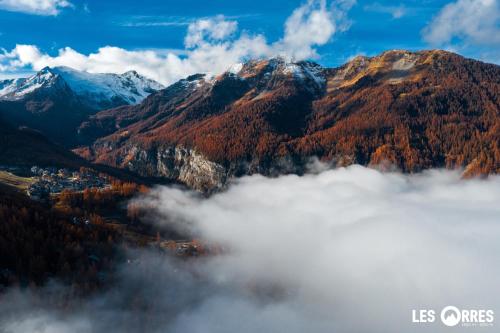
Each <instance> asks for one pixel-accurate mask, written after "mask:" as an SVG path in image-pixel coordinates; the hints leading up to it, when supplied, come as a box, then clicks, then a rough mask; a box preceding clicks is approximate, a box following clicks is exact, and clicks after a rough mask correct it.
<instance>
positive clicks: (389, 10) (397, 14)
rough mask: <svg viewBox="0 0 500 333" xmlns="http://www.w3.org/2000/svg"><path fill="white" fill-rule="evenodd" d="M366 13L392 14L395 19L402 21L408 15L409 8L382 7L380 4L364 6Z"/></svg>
mask: <svg viewBox="0 0 500 333" xmlns="http://www.w3.org/2000/svg"><path fill="white" fill-rule="evenodd" d="M364 10H365V11H370V12H376V13H384V14H390V15H391V16H392V17H393V18H394V19H400V18H402V17H403V16H405V15H406V14H407V10H408V9H407V8H406V7H405V6H404V5H403V4H400V5H398V6H387V5H382V4H380V3H378V2H374V3H372V4H369V5H366V6H364Z"/></svg>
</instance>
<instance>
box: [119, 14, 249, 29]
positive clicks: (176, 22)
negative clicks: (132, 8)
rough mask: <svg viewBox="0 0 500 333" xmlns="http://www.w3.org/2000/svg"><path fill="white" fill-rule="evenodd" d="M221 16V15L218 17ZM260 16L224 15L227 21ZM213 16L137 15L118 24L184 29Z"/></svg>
mask: <svg viewBox="0 0 500 333" xmlns="http://www.w3.org/2000/svg"><path fill="white" fill-rule="evenodd" d="M218 16H221V15H218ZM258 16H259V14H243V15H230V16H226V15H224V17H225V19H226V20H241V19H246V18H252V17H258ZM211 18H212V17H211V16H204V17H192V16H152V15H135V16H131V17H127V18H125V19H123V20H120V21H118V22H117V23H116V24H117V25H119V26H123V27H183V26H189V25H190V24H193V23H195V22H197V21H201V20H209V19H211Z"/></svg>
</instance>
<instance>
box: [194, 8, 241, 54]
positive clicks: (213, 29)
mask: <svg viewBox="0 0 500 333" xmlns="http://www.w3.org/2000/svg"><path fill="white" fill-rule="evenodd" d="M237 28H238V23H237V22H236V21H227V20H226V19H225V18H224V16H222V15H219V16H216V17H214V18H209V19H201V20H198V21H196V22H193V23H191V24H190V25H189V27H188V32H187V36H186V38H185V40H184V44H185V45H186V47H187V48H194V47H196V46H200V45H202V44H205V43H208V44H210V43H213V42H219V41H221V40H224V39H227V38H228V37H230V36H231V35H232V34H234V33H235V32H236V30H237Z"/></svg>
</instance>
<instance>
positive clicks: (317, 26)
mask: <svg viewBox="0 0 500 333" xmlns="http://www.w3.org/2000/svg"><path fill="white" fill-rule="evenodd" d="M353 4H354V2H353V1H352V0H341V1H335V2H333V3H332V4H330V5H328V4H327V2H326V0H309V1H308V2H307V3H305V4H304V5H302V6H301V7H299V8H297V9H296V10H295V11H294V12H293V13H292V15H291V16H290V17H289V18H288V19H287V21H286V23H285V33H284V36H283V38H281V39H279V40H277V41H275V42H274V43H269V42H268V41H267V40H266V37H265V36H264V35H262V34H251V33H249V32H247V31H243V32H240V33H238V24H237V22H236V21H234V20H229V19H227V18H225V17H224V16H216V17H213V18H203V19H201V20H198V21H195V22H192V23H190V24H189V26H188V29H187V35H186V37H185V46H186V52H185V54H182V55H179V53H178V52H161V51H158V50H125V49H122V48H118V47H113V46H105V47H102V48H100V49H98V50H97V52H94V53H90V54H82V53H80V52H78V51H76V50H74V49H72V48H70V47H65V48H62V49H60V50H59V51H58V54H57V55H49V54H46V53H44V52H42V51H41V50H40V49H38V48H37V47H36V46H35V45H17V46H16V47H15V49H13V50H11V51H6V50H4V51H3V53H0V71H2V70H3V71H7V70H9V71H14V70H16V69H19V68H24V69H26V68H32V69H34V70H39V69H41V68H43V67H45V66H69V67H73V68H75V69H78V70H85V71H89V72H93V73H96V72H112V73H122V72H124V71H128V70H132V69H133V70H136V71H138V72H139V73H141V74H143V75H146V76H148V77H151V78H153V79H155V80H157V81H159V82H161V83H163V84H170V83H173V82H175V81H177V80H179V79H181V78H184V77H186V76H187V75H190V74H194V73H213V74H217V73H220V72H222V71H224V70H226V69H228V68H229V67H230V66H231V65H233V64H235V63H238V62H241V61H244V60H247V59H249V58H261V57H272V56H277V55H281V56H284V57H287V58H289V59H295V60H302V59H306V58H314V57H317V52H316V47H317V46H321V45H324V44H326V43H327V42H328V41H329V40H330V39H331V37H332V36H333V35H334V34H335V33H336V32H337V31H343V30H346V29H347V28H348V27H349V21H348V20H347V17H346V13H347V11H348V10H349V9H350V8H351V7H352V5H353Z"/></svg>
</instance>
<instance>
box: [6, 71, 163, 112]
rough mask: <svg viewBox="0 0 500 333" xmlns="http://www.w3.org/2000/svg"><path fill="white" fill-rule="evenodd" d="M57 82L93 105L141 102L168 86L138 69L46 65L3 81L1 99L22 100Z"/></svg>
mask: <svg viewBox="0 0 500 333" xmlns="http://www.w3.org/2000/svg"><path fill="white" fill-rule="evenodd" d="M56 82H64V84H65V86H67V87H68V88H69V89H70V90H71V91H72V92H73V93H74V94H75V95H76V96H77V97H78V98H79V100H80V102H82V103H83V104H85V105H87V106H88V107H91V108H93V109H103V108H108V107H114V106H118V105H124V104H137V103H139V102H141V101H142V100H143V99H144V98H146V97H147V96H148V95H149V94H151V93H153V92H155V91H158V90H160V89H163V88H164V87H163V85H161V84H160V83H158V82H156V81H153V80H151V79H148V78H146V77H144V76H142V75H140V74H138V73H137V72H136V71H128V72H125V73H123V74H100V73H87V72H83V71H78V70H75V69H72V68H69V67H54V68H49V67H45V68H43V69H42V70H40V71H39V72H37V73H35V74H34V75H32V76H30V77H28V78H22V79H11V80H5V81H0V100H1V99H3V100H21V99H23V98H24V97H26V96H28V95H29V94H30V93H33V92H35V91H37V90H40V89H43V88H49V87H53V86H54V85H55V83H56Z"/></svg>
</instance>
